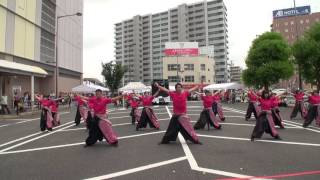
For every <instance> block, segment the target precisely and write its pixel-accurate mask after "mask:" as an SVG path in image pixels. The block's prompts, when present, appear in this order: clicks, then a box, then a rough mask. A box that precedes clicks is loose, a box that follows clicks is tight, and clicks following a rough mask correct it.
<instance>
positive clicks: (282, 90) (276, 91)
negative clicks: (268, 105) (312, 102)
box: [272, 89, 287, 95]
mask: <svg viewBox="0 0 320 180" xmlns="http://www.w3.org/2000/svg"><path fill="white" fill-rule="evenodd" d="M272 92H273V93H276V94H277V95H280V94H283V93H286V92H287V90H286V89H273V90H272Z"/></svg>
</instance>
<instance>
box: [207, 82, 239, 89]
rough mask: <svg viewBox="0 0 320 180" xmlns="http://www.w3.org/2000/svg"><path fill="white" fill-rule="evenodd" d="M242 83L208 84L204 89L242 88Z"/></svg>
mask: <svg viewBox="0 0 320 180" xmlns="http://www.w3.org/2000/svg"><path fill="white" fill-rule="evenodd" d="M243 88H244V85H243V84H240V83H236V82H232V83H221V84H210V85H208V86H206V87H204V88H203V89H204V90H222V89H243Z"/></svg>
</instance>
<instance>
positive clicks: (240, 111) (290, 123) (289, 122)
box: [224, 107, 320, 133]
mask: <svg viewBox="0 0 320 180" xmlns="http://www.w3.org/2000/svg"><path fill="white" fill-rule="evenodd" d="M224 108H225V109H228V110H230V111H234V112H238V113H240V114H246V113H245V112H244V111H242V110H238V109H233V108H229V107H224ZM283 122H286V124H288V125H291V126H294V127H297V128H298V127H300V126H298V125H295V124H294V123H292V122H291V121H288V120H283ZM312 127H313V128H316V127H314V126H312ZM303 129H305V130H309V131H313V132H317V133H320V131H319V130H315V129H311V128H303Z"/></svg>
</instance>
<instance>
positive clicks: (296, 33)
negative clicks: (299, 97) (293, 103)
mask: <svg viewBox="0 0 320 180" xmlns="http://www.w3.org/2000/svg"><path fill="white" fill-rule="evenodd" d="M293 6H294V11H295V13H294V23H295V35H296V41H298V39H299V33H298V22H297V7H296V0H293ZM298 78H299V89H300V90H302V88H303V87H302V78H301V67H300V65H299V64H298Z"/></svg>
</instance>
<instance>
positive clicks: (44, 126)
mask: <svg viewBox="0 0 320 180" xmlns="http://www.w3.org/2000/svg"><path fill="white" fill-rule="evenodd" d="M47 112H48V110H46V109H42V111H41V115H40V130H41V131H45V130H46V129H48V130H49V131H51V130H52V128H48V127H47Z"/></svg>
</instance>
